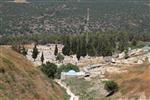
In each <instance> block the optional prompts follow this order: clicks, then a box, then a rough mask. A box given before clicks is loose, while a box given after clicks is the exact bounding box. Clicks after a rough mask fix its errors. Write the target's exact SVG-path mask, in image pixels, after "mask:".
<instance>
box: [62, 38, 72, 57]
mask: <svg viewBox="0 0 150 100" xmlns="http://www.w3.org/2000/svg"><path fill="white" fill-rule="evenodd" d="M70 52H71V50H70V38H69V37H66V39H65V41H64V47H63V49H62V53H63V54H64V55H67V56H69V55H70Z"/></svg>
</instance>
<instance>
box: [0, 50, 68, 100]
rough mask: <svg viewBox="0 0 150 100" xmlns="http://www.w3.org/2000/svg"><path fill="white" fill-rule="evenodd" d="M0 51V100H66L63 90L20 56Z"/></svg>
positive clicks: (12, 52)
mask: <svg viewBox="0 0 150 100" xmlns="http://www.w3.org/2000/svg"><path fill="white" fill-rule="evenodd" d="M0 50H1V54H0V100H63V99H64V100H67V95H66V93H65V92H64V90H63V89H62V88H60V87H59V86H58V85H57V84H56V83H55V82H53V81H52V80H49V79H48V78H47V77H45V76H44V75H43V74H42V73H41V72H40V71H38V70H37V69H36V68H35V66H33V65H32V63H31V62H30V61H28V60H26V59H25V58H24V57H23V56H22V55H20V54H18V53H16V52H14V51H13V50H11V49H10V48H8V47H0Z"/></svg>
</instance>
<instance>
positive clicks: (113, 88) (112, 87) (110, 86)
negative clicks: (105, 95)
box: [104, 81, 118, 92]
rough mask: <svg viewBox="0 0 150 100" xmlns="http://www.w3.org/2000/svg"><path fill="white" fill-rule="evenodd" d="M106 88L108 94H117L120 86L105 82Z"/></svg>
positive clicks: (112, 82)
mask: <svg viewBox="0 0 150 100" xmlns="http://www.w3.org/2000/svg"><path fill="white" fill-rule="evenodd" d="M104 88H105V89H106V90H107V91H108V92H117V91H118V84H117V83H116V82H114V81H105V85H104Z"/></svg>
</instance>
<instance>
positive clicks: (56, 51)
mask: <svg viewBox="0 0 150 100" xmlns="http://www.w3.org/2000/svg"><path fill="white" fill-rule="evenodd" d="M57 54H58V47H57V45H55V51H54V55H55V56H57Z"/></svg>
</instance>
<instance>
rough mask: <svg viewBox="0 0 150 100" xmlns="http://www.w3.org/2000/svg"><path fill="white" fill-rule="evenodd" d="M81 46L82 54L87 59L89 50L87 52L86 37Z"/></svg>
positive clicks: (83, 38)
mask: <svg viewBox="0 0 150 100" xmlns="http://www.w3.org/2000/svg"><path fill="white" fill-rule="evenodd" d="M79 45H80V46H81V49H80V54H81V56H82V57H85V56H86V55H87V50H86V48H87V46H86V40H85V37H82V40H81V43H80V44H79Z"/></svg>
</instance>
